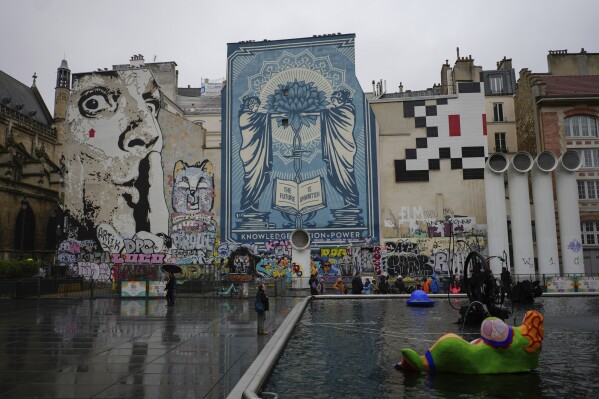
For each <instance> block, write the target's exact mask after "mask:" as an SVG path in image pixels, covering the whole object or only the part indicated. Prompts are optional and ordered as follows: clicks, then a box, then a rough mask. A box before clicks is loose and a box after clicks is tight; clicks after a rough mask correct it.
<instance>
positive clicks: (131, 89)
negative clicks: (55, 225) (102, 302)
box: [57, 67, 218, 281]
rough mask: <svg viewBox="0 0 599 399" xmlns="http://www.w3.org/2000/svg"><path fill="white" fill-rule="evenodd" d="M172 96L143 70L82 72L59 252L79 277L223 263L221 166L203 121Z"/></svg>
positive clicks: (77, 79) (67, 146) (72, 107)
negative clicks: (179, 108) (219, 252)
mask: <svg viewBox="0 0 599 399" xmlns="http://www.w3.org/2000/svg"><path fill="white" fill-rule="evenodd" d="M172 73H173V74H174V73H175V71H174V70H172ZM163 96H164V95H163V93H161V91H160V89H159V86H158V84H157V82H156V81H155V79H154V77H153V75H152V72H151V71H150V69H147V68H143V67H141V68H132V69H126V70H114V71H103V72H93V73H82V74H75V75H73V87H72V92H71V96H70V100H69V105H68V112H67V121H66V129H65V140H64V153H63V159H62V163H63V166H64V169H65V171H66V173H65V208H66V211H67V215H68V236H67V237H66V239H65V240H63V242H62V243H61V244H60V246H59V248H58V258H57V259H58V264H60V265H67V266H68V267H69V272H70V273H71V274H73V275H79V276H83V277H87V278H94V279H95V280H100V281H102V280H110V279H111V278H113V277H114V275H117V274H118V275H119V276H120V277H121V278H124V277H123V276H125V277H127V276H128V275H129V274H131V275H143V276H144V277H151V278H154V277H156V273H157V271H158V272H159V266H160V265H162V264H164V263H177V264H180V265H193V267H192V268H191V269H193V270H191V269H189V270H187V269H186V270H185V271H184V274H188V275H190V276H192V275H193V276H199V275H200V274H201V272H202V270H201V268H206V267H211V265H212V264H213V262H215V244H216V235H217V229H218V225H217V222H216V219H215V216H214V213H213V205H214V197H215V184H214V167H213V165H212V163H211V161H210V160H207V159H203V151H202V141H201V137H202V129H201V127H199V126H198V125H195V124H193V123H191V122H189V121H187V120H185V119H184V118H182V117H179V116H177V115H175V114H172V113H170V112H168V111H166V110H165V109H164V108H163V104H164V97H163ZM135 268H141V269H139V270H137V269H135ZM198 268H200V270H198Z"/></svg>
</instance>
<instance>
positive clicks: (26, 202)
mask: <svg viewBox="0 0 599 399" xmlns="http://www.w3.org/2000/svg"><path fill="white" fill-rule="evenodd" d="M27 208H29V200H28V199H27V197H23V198H22V199H21V210H22V211H23V213H22V216H21V254H20V256H19V259H20V260H23V249H24V245H25V216H26V215H27Z"/></svg>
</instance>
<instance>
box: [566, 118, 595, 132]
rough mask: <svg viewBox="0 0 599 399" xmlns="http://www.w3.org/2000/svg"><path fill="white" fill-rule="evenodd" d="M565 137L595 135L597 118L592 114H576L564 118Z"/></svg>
mask: <svg viewBox="0 0 599 399" xmlns="http://www.w3.org/2000/svg"><path fill="white" fill-rule="evenodd" d="M564 128H565V131H566V137H597V120H596V119H595V118H593V117H592V116H586V115H576V116H570V117H569V118H566V119H564Z"/></svg>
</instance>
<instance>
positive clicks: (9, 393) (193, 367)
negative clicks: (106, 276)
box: [0, 297, 302, 399]
mask: <svg viewBox="0 0 599 399" xmlns="http://www.w3.org/2000/svg"><path fill="white" fill-rule="evenodd" d="M301 299H302V298H299V297H298V298H293V297H283V298H278V297H277V298H271V300H270V303H271V306H270V312H268V316H267V320H266V326H267V331H269V332H270V333H271V336H272V333H273V332H274V331H276V329H277V328H278V326H279V325H280V324H281V323H282V322H283V320H284V319H285V317H286V316H287V314H288V313H289V311H290V310H291V309H292V308H293V306H294V304H296V303H297V302H299V300H301ZM0 306H1V310H0V314H1V315H2V317H0V345H1V348H0V398H31V397H37V398H219V399H220V398H225V397H226V396H227V394H228V393H229V392H230V391H231V390H232V389H233V387H234V386H235V384H236V383H237V382H238V381H239V379H240V378H241V376H242V375H243V373H244V372H245V371H246V370H247V369H248V367H249V366H250V365H251V364H252V362H253V361H254V359H255V358H256V356H257V355H258V353H260V351H261V350H262V348H263V347H264V346H265V345H266V343H267V342H268V340H269V339H270V337H271V336H265V337H264V336H258V335H257V334H256V312H255V311H254V304H253V299H252V298H250V299H213V298H178V299H177V303H176V305H175V306H174V307H166V301H164V300H159V299H155V300H147V301H146V300H128V299H96V300H77V299H40V300H9V299H3V300H0Z"/></svg>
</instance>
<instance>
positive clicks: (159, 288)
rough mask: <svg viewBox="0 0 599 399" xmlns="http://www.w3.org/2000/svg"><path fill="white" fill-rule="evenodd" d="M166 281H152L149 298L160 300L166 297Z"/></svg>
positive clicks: (149, 284)
mask: <svg viewBox="0 0 599 399" xmlns="http://www.w3.org/2000/svg"><path fill="white" fill-rule="evenodd" d="M165 288H166V281H164V280H150V281H148V296H149V297H150V298H158V297H164V296H166V291H165V290H164V289H165Z"/></svg>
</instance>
